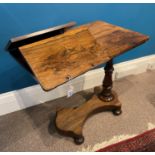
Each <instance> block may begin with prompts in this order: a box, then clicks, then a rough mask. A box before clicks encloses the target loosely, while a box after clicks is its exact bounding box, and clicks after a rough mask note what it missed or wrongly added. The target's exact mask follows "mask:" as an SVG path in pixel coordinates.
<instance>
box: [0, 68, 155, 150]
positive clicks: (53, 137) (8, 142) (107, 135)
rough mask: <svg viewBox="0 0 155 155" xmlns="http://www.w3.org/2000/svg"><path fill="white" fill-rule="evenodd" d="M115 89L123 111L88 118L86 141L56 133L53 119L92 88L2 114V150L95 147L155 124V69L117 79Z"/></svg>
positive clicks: (135, 133) (113, 141) (86, 148)
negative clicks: (60, 108) (77, 142)
mask: <svg viewBox="0 0 155 155" xmlns="http://www.w3.org/2000/svg"><path fill="white" fill-rule="evenodd" d="M114 90H115V91H116V92H117V93H118V96H119V99H120V101H121V102H122V110H123V113H122V115H120V116H118V117H116V116H114V115H113V114H112V113H111V112H103V113H99V114H96V115H94V116H93V117H91V118H89V119H88V120H87V122H86V124H85V126H84V130H83V134H84V136H85V143H84V144H82V145H80V146H78V145H75V144H74V143H73V140H72V138H68V137H63V136H60V135H59V134H57V132H56V130H55V127H54V126H53V120H54V116H55V111H56V109H57V108H59V107H62V106H75V105H78V104H82V103H83V102H84V101H85V100H86V99H88V98H89V97H90V96H91V92H92V90H89V91H86V92H80V93H78V94H76V95H74V96H73V97H71V98H69V99H66V97H64V98H60V99H57V100H54V101H50V102H48V103H44V104H41V105H38V106H35V107H31V108H28V109H26V110H22V111H18V112H14V113H11V114H8V115H4V116H1V117H0V151H96V150H99V149H100V148H103V147H104V146H108V145H110V144H113V143H116V142H118V141H121V140H124V139H127V138H130V137H133V136H135V135H138V134H140V133H142V132H144V131H146V130H148V129H151V128H155V71H148V72H146V73H142V74H139V75H136V76H128V77H126V78H123V79H120V80H118V81H115V82H114Z"/></svg>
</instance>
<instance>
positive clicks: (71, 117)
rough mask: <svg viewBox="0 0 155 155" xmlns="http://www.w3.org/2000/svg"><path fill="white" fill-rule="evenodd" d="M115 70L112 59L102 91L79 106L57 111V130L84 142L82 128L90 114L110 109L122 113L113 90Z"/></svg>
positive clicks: (77, 142)
mask: <svg viewBox="0 0 155 155" xmlns="http://www.w3.org/2000/svg"><path fill="white" fill-rule="evenodd" d="M113 70H114V69H113V62H112V60H110V61H109V62H107V64H106V67H105V78H104V80H103V89H102V91H101V93H99V94H94V95H93V97H92V98H91V99H90V100H89V101H87V102H86V103H84V104H82V105H81V106H79V107H75V108H64V109H61V110H59V111H57V115H56V120H55V124H56V128H57V130H58V131H59V132H60V133H61V134H63V135H66V136H71V137H73V138H74V142H75V143H76V144H82V143H83V142H84V136H83V134H82V128H83V125H84V123H85V121H86V119H87V118H88V117H89V116H91V115H92V114H95V113H98V112H101V111H105V110H110V111H112V112H113V114H115V115H119V114H121V104H120V102H119V101H118V98H117V95H116V93H115V92H113V91H112V73H113Z"/></svg>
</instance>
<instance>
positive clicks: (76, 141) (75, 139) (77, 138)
mask: <svg viewBox="0 0 155 155" xmlns="http://www.w3.org/2000/svg"><path fill="white" fill-rule="evenodd" d="M74 142H75V144H77V145H80V144H82V143H83V142H84V137H83V136H82V135H80V136H78V137H74Z"/></svg>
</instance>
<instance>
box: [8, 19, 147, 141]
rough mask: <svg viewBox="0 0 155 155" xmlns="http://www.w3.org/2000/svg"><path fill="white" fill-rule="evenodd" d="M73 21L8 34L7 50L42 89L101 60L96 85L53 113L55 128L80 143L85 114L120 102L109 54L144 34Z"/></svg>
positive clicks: (115, 106) (115, 107)
mask: <svg viewBox="0 0 155 155" xmlns="http://www.w3.org/2000/svg"><path fill="white" fill-rule="evenodd" d="M73 26H75V22H71V23H68V24H65V25H61V26H57V27H54V28H50V29H46V30H42V31H39V32H35V33H32V34H28V35H25V36H21V37H16V38H13V39H11V40H10V41H9V43H8V46H7V50H8V51H9V52H10V54H11V55H12V56H13V57H14V58H15V59H16V60H17V61H18V62H19V63H20V64H21V65H23V67H24V68H25V69H27V70H28V71H29V72H30V73H31V74H32V75H33V76H34V77H35V78H36V80H37V81H38V82H39V83H40V85H41V87H42V89H43V90H45V91H50V90H52V89H54V88H56V87H58V86H59V85H62V84H63V83H65V82H68V81H69V80H72V79H74V78H75V77H77V76H79V75H81V74H83V73H85V72H87V71H88V70H90V69H92V68H94V67H96V66H98V65H100V64H102V63H106V66H105V68H104V69H105V77H104V80H103V86H102V91H101V92H100V93H98V94H94V95H93V96H92V98H91V99H90V100H88V101H87V102H86V103H84V104H82V105H81V106H79V107H74V108H64V109H61V110H59V111H57V114H56V119H55V125H56V128H57V130H58V131H59V132H60V133H62V134H64V135H68V136H71V137H73V138H74V141H75V143H76V144H82V143H83V142H84V136H83V134H82V128H83V125H84V123H85V121H86V119H87V118H88V117H89V116H91V115H92V114H94V113H97V112H101V111H105V110H110V111H112V112H113V113H114V114H115V115H119V114H121V103H120V102H119V100H118V97H117V94H116V92H114V91H112V85H113V83H112V73H113V70H114V68H113V58H114V57H116V56H117V55H120V54H122V53H124V52H126V51H128V50H130V49H132V48H134V47H136V46H138V45H141V44H142V43H144V42H145V41H147V40H148V39H149V37H148V36H146V35H143V34H141V33H138V32H134V31H131V30H127V29H124V28H122V27H119V26H115V25H112V24H109V23H106V22H103V21H95V22H92V23H88V24H85V25H81V26H78V27H74V28H73Z"/></svg>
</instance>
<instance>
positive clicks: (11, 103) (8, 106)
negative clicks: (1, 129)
mask: <svg viewBox="0 0 155 155" xmlns="http://www.w3.org/2000/svg"><path fill="white" fill-rule="evenodd" d="M114 68H115V71H114V74H113V79H114V80H116V79H119V78H122V77H125V76H128V75H131V74H134V75H135V74H139V73H142V72H146V71H147V70H153V69H155V55H150V56H145V57H141V58H138V59H134V60H130V61H125V62H122V63H119V64H116V65H114ZM103 77H104V68H99V69H94V70H91V71H89V72H87V73H85V74H83V75H81V76H79V77H77V78H75V79H73V80H72V81H71V84H72V85H73V87H74V92H79V91H81V90H86V89H90V88H93V87H95V86H99V85H101V84H102V80H103ZM67 88H68V84H67V83H66V84H63V85H61V86H59V87H57V88H56V89H54V90H52V91H49V92H44V91H43V90H42V89H41V87H40V86H39V85H35V86H31V87H27V88H24V89H20V90H16V91H11V92H8V93H4V94H0V115H5V114H8V113H11V112H14V111H18V110H21V109H25V108H28V107H31V106H34V105H37V104H41V103H44V102H46V101H49V100H54V99H56V98H60V97H63V96H66V92H67Z"/></svg>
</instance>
